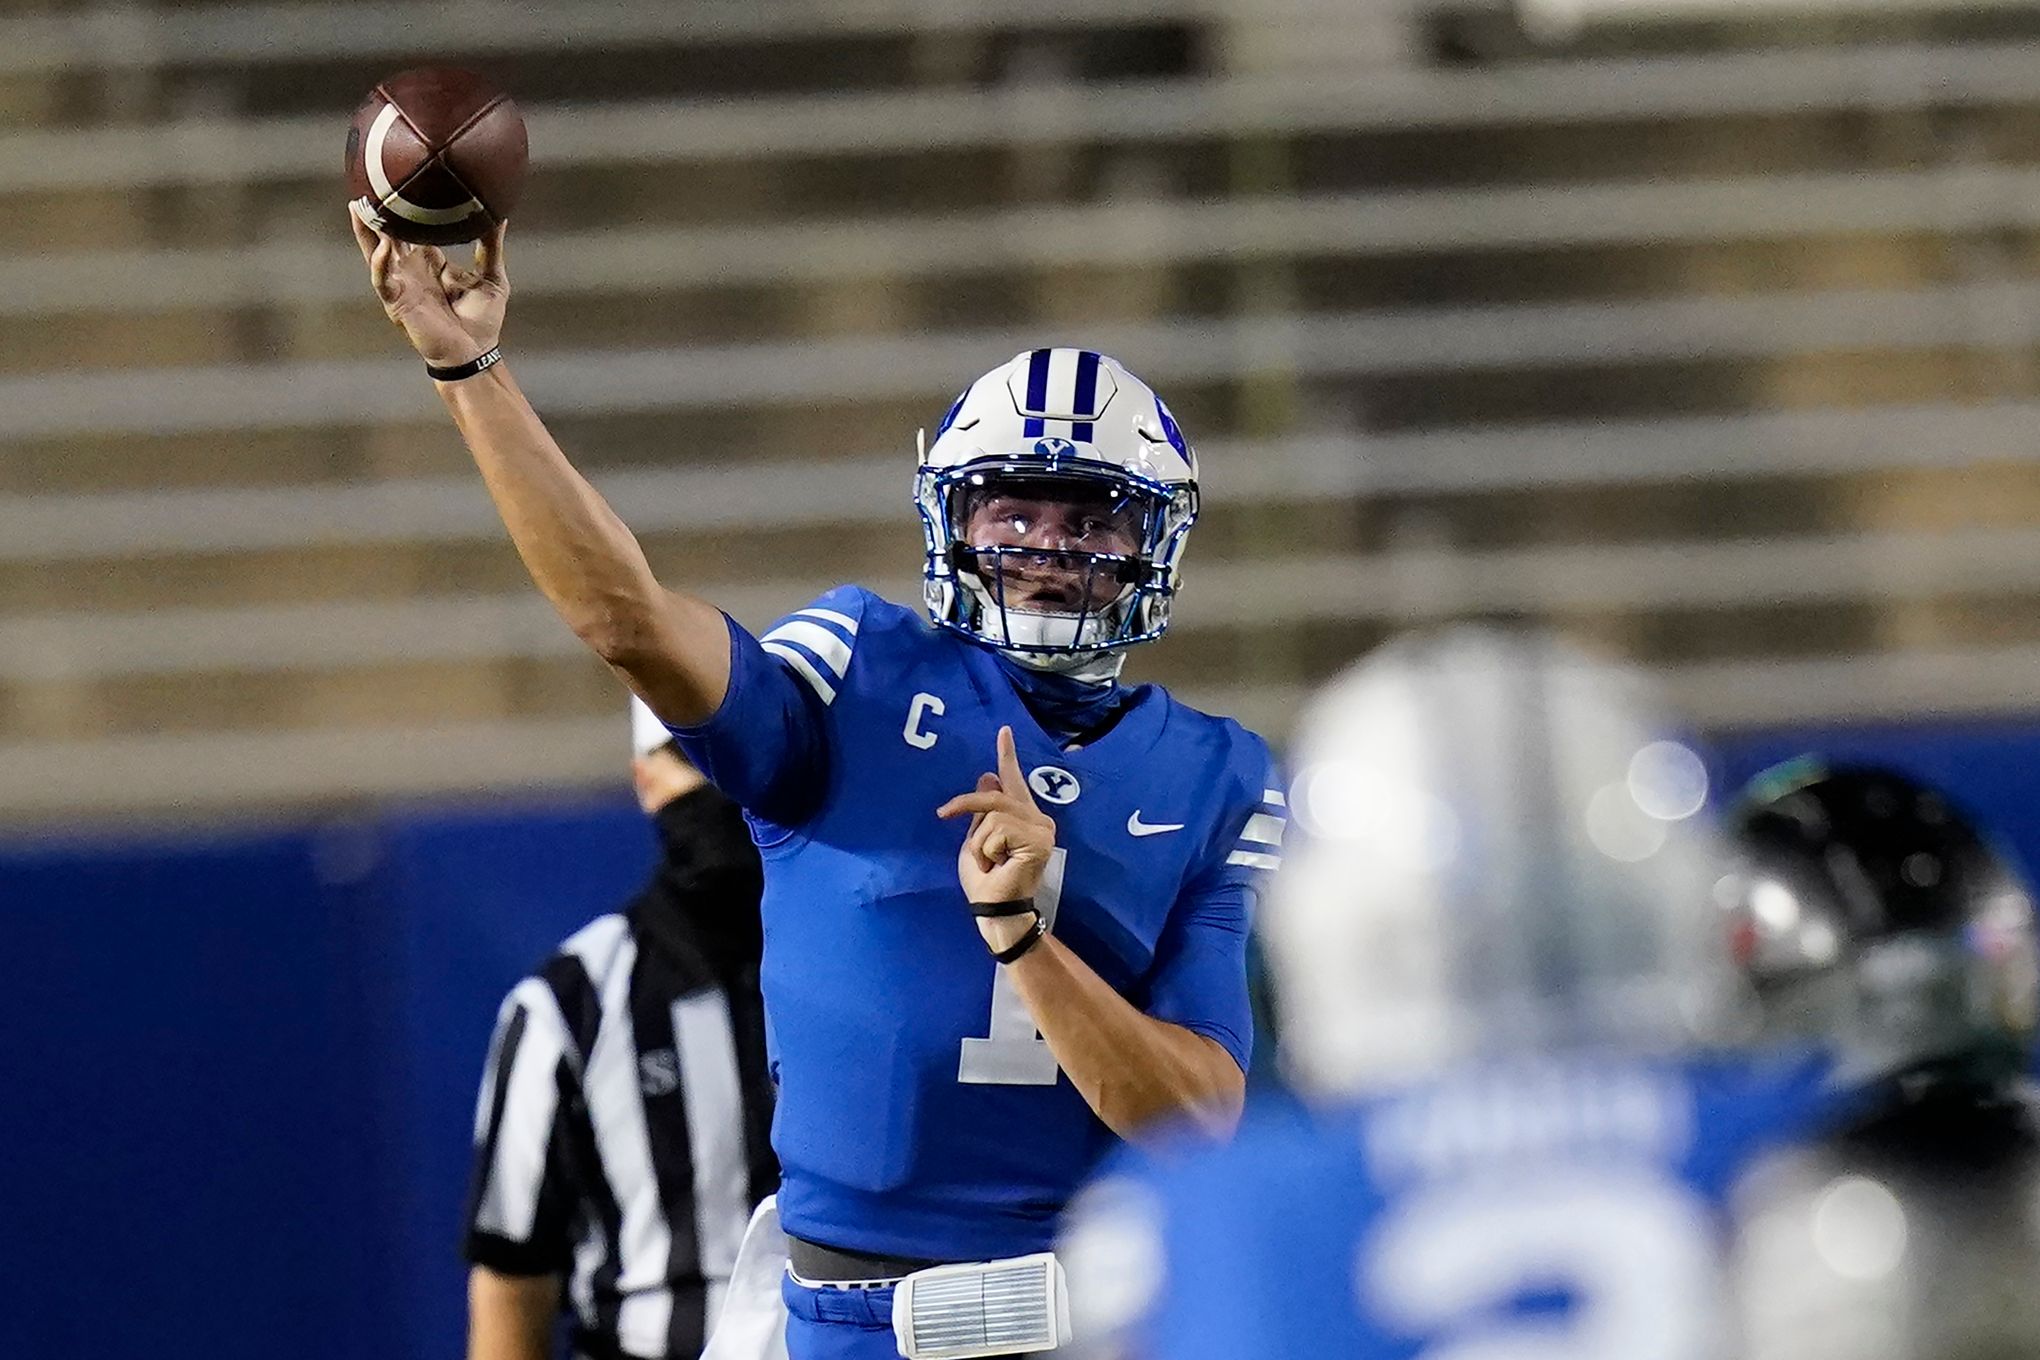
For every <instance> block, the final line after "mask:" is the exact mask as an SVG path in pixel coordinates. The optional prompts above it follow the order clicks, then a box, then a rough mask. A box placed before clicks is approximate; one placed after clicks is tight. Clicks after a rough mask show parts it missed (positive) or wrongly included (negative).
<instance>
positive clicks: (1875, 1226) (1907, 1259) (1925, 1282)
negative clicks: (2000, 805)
mask: <svg viewBox="0 0 2040 1360" xmlns="http://www.w3.org/2000/svg"><path fill="white" fill-rule="evenodd" d="M1735 831H1736V843H1737V845H1738V848H1739V850H1740V854H1741V860H1742V864H1741V868H1740V869H1739V871H1738V872H1737V874H1736V875H1735V878H1734V880H1733V883H1734V885H1735V888H1734V897H1735V902H1736V912H1737V917H1738V922H1737V931H1738V939H1739V943H1740V952H1741V954H1742V956H1743V957H1744V958H1745V959H1746V961H1747V967H1748V969H1749V973H1750V976H1751V977H1752V978H1753V980H1754V981H1755V983H1756V986H1757V988H1758V991H1759V994H1760V995H1761V996H1762V998H1763V1001H1764V1005H1765V1010H1766V1016H1767V1019H1768V1020H1769V1021H1770V1023H1771V1024H1773V1025H1774V1026H1776V1027H1778V1028H1779V1029H1781V1030H1785V1031H1802V1032H1804V1031H1810V1032H1813V1033H1816V1034H1818V1035H1819V1036H1820V1037H1821V1038H1823V1039H1825V1040H1826V1041H1827V1042H1828V1043H1829V1044H1830V1045H1831V1046H1832V1050H1833V1053H1834V1059H1835V1064H1836V1075H1837V1078H1838V1080H1839V1081H1840V1082H1841V1083H1842V1084H1843V1085H1844V1086H1845V1087H1846V1088H1848V1090H1849V1091H1850V1092H1851V1098H1852V1105H1853V1108H1852V1110H1851V1112H1850V1114H1849V1117H1848V1118H1847V1119H1846V1121H1845V1122H1843V1123H1842V1124H1841V1125H1840V1126H1839V1127H1837V1128H1836V1129H1835V1130H1834V1131H1833V1132H1832V1133H1831V1134H1829V1135H1828V1136H1826V1137H1824V1138H1822V1139H1820V1140H1819V1141H1818V1142H1815V1143H1812V1144H1810V1145H1808V1146H1805V1147H1801V1148H1795V1149H1792V1150H1790V1151H1788V1152H1785V1153H1782V1154H1780V1155H1778V1156H1777V1157H1775V1158H1772V1159H1767V1161H1766V1163H1765V1164H1764V1165H1763V1167H1762V1168H1761V1169H1760V1170H1759V1171H1758V1172H1756V1173H1755V1174H1753V1175H1752V1176H1751V1178H1750V1180H1749V1183H1748V1185H1747V1186H1746V1187H1745V1189H1744V1191H1743V1193H1742V1194H1740V1195H1739V1196H1738V1199H1739V1202H1740V1204H1741V1210H1742V1218H1743V1225H1742V1229H1741V1232H1740V1233H1739V1238H1740V1247H1739V1250H1738V1253H1737V1269H1736V1278H1737V1282H1738V1285H1739V1290H1738V1293H1739V1297H1740V1301H1741V1304H1742V1312H1743V1314H1744V1325H1745V1331H1746V1334H1747V1338H1748V1344H1749V1349H1748V1351H1747V1354H1748V1356H1749V1357H1750V1360H1785V1358H1786V1357H1789V1358H1790V1360H1993V1358H1994V1357H2002V1358H2003V1360H2012V1357H2030V1356H2034V1355H2040V1287H2036V1281H2040V1131H2036V1130H2040V1126H2036V1123H2035V1118H2034V1110H2033V1106H2032V1104H2031V1100H2030V1095H2029V1092H2028V1089H2027V1082H2026V1081H2025V1079H2024V1077H2023V1075H2022V1074H2023V1072H2024V1070H2025V1068H2026V1065H2027V1061H2028V1055H2029V1049H2030V1046H2031V1043H2032V1038H2033V1031H2034V1012H2035V993H2036V990H2040V953H2036V948H2035V942H2034V926H2033V905H2032V898H2031V894H2030V892H2029V890H2028V889H2027V887H2026V885H2025V883H2024V882H2023V881H2022V879H2021V878H2020V876H2019V874H2018V873H2017V871H2016V870H2015V869H2014V868H2013V866H2012V864H2011V862H2010V861H2009V860H2008V859H2007V858H2005V857H2004V856H2003V855H2001V854H2000V853H1999V852H1998V851H1997V850H1995V849H1994V848H1993V847H1992V846H1991V844H1990V842H1989V841H1988V840H1987V839H1986V837H1985V836H1984V835H1983V834H1982V833H1981V832H1980V831H1979V829H1978V828H1977V826H1976V824H1975V823H1974V822H1973V821H1972V820H1971V819H1970V818H1969V817H1968V816H1967V815H1966V814H1965V813H1964V812H1963V811H1962V809H1961V808H1959V807H1958V806H1956V805H1955V803H1954V802H1952V801H1951V800H1950V799H1949V798H1947V797H1946V796H1945V795H1943V794H1942V793H1940V792H1939V791H1938V790H1935V789H1932V788H1929V787H1927V786H1926V785H1923V784H1921V783H1919V782H1918V781H1916V780H1914V779H1912V778H1909V777H1908V776H1905V775H1903V774H1900V773H1898V772H1896V771H1893V770H1886V769H1879V768H1875V767H1871V766H1862V765H1836V766H1832V767H1829V766H1826V765H1823V764H1822V763H1820V762H1818V761H1813V760H1808V761H1800V762H1794V763H1793V764H1791V765H1788V766H1783V767H1780V768H1779V769H1777V770H1775V771H1772V772H1771V773H1769V774H1766V775H1763V776H1759V778H1758V779H1757V780H1756V781H1755V782H1754V783H1753V784H1752V785H1751V789H1750V792H1749V794H1748V795H1747V796H1746V797H1745V798H1744V800H1743V801H1742V804H1741V806H1740V808H1739V810H1738V812H1737V815H1736V819H1735Z"/></svg>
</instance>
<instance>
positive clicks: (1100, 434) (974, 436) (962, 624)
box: [914, 349, 1197, 675]
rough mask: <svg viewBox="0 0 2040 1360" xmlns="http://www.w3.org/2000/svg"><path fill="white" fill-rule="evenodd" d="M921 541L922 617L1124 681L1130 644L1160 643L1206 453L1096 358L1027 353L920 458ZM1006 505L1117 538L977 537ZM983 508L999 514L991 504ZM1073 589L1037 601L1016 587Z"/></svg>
mask: <svg viewBox="0 0 2040 1360" xmlns="http://www.w3.org/2000/svg"><path fill="white" fill-rule="evenodd" d="M914 495H915V502H916V505H917V506H918V507H919V509H920V513H921V527H922V532H923V537H924V539H925V541H926V544H927V561H926V565H925V567H924V570H923V579H924V582H925V595H926V598H927V605H928V614H929V617H930V618H932V619H933V620H934V621H935V622H936V623H937V624H939V625H940V626H942V627H944V628H951V629H955V630H956V631H958V632H961V633H965V634H968V635H969V636H971V637H974V638H977V639H978V640H979V641H982V642H985V643H987V644H989V645H990V646H993V647H996V648H998V649H999V650H1000V651H1002V652H1004V653H1006V654H1008V655H1010V656H1012V657H1013V658H1014V659H1015V660H1017V661H1020V662H1022V663H1024V664H1027V665H1030V666H1033V667H1036V668H1037V669H1042V670H1055V671H1062V672H1075V673H1078V674H1086V675H1098V674H1108V675H1109V674H1111V673H1114V672H1116V670H1117V669H1118V664H1119V661H1120V660H1121V659H1123V657H1122V654H1123V651H1124V649H1125V648H1127V647H1131V646H1133V645H1134V644H1135V643H1140V642H1147V641H1150V640H1151V639H1154V638H1157V637H1160V636H1161V635H1162V632H1163V631H1164V630H1165V629H1166V628H1167V627H1168V626H1169V607H1170V603H1171V601H1172V600H1173V599H1174V597H1175V593H1176V586H1177V581H1178V578H1179V576H1180V573H1181V570H1182V565H1181V564H1182V558H1183V547H1184V544H1185V542H1186V541H1187V540H1188V538H1189V534H1190V526H1191V524H1192V523H1194V522H1195V521H1196V518H1197V456H1196V454H1195V453H1193V452H1192V451H1191V448H1190V445H1189V443H1188V442H1186V441H1185V440H1184V438H1183V432H1182V431H1181V430H1180V429H1178V428H1177V426H1176V421H1175V418H1174V417H1173V416H1171V415H1170V414H1169V408H1168V407H1166V406H1164V405H1163V404H1162V399H1161V398H1160V397H1158V396H1156V395H1155V393H1154V391H1153V389H1152V388H1150V387H1149V386H1148V385H1147V384H1146V383H1144V382H1142V381H1141V380H1140V379H1139V378H1136V377H1134V376H1133V374H1131V373H1129V372H1127V371H1126V369H1125V368H1123V367H1122V366H1121V365H1120V364H1119V363H1118V362H1117V361H1116V360H1113V359H1110V358H1107V357H1105V356H1104V355H1102V354H1099V353H1097V352H1096V351H1094V350H1080V349H1037V350H1030V351H1027V352H1026V353H1023V354H1018V355H1015V356H1014V357H1013V359H1012V360H1011V361H1010V362H1008V363H1005V364H1001V365H1000V366H999V367H998V368H995V369H993V370H992V371H991V372H989V373H987V374H985V375H984V376H983V377H981V378H979V379H978V380H977V381H976V382H974V383H972V384H971V385H970V386H969V387H967V388H965V389H964V391H963V395H962V396H959V397H958V398H957V399H956V401H955V403H954V404H953V405H952V406H951V407H950V408H949V413H948V414H947V415H945V416H944V417H943V418H942V423H941V424H940V425H939V426H937V427H936V430H935V440H934V443H932V444H927V445H926V446H925V447H923V448H922V450H921V460H920V468H919V471H918V473H917V474H916V476H915V480H914ZM1001 497H1011V498H1013V499H1015V500H1026V501H1029V502H1032V503H1040V502H1042V501H1049V502H1061V503H1064V504H1066V505H1067V506H1070V507H1081V508H1082V510H1083V513H1084V515H1085V517H1086V518H1085V521H1084V522H1085V523H1089V522H1091V519H1092V518H1096V519H1097V520H1098V521H1099V522H1100V523H1101V525H1109V526H1110V527H1111V529H1112V531H1113V532H1112V538H1111V547H1110V550H1100V548H1099V546H1098V545H1097V544H1089V545H1087V544H1086V543H1085V542H1084V541H1083V540H1082V538H1081V537H1080V536H1079V537H1074V538H1056V537H1027V536H1025V535H1020V534H1015V535H1009V537H1011V538H1013V539H1014V540H1015V541H1008V542H985V541H976V542H974V541H973V538H972V534H971V525H972V519H973V515H978V514H986V513H989V514H996V513H997V508H996V507H994V506H992V502H993V501H995V500H998V499H999V498H1001ZM988 507H990V508H988ZM1044 572H1053V573H1057V574H1059V575H1060V576H1061V577H1062V578H1063V580H1064V581H1065V582H1066V583H1067V585H1066V589H1065V591H1064V592H1063V594H1062V595H1061V596H1060V597H1058V598H1055V599H1052V600H1049V601H1047V602H1044V600H1043V599H1042V598H1040V597H1039V596H1038V595H1033V594H1027V593H1024V592H1016V591H1014V589H1013V584H1012V583H1014V582H1017V581H1019V580H1021V579H1023V578H1025V577H1027V576H1028V574H1029V573H1034V574H1036V575H1039V574H1040V573H1044Z"/></svg>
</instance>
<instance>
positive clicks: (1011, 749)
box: [999, 727, 1034, 804]
mask: <svg viewBox="0 0 2040 1360" xmlns="http://www.w3.org/2000/svg"><path fill="white" fill-rule="evenodd" d="M999 783H1000V785H1001V786H1002V787H1004V789H1005V790H1006V792H1007V793H1009V794H1011V795H1013V796H1014V797H1015V798H1018V799H1021V800H1023V801H1024V802H1027V803H1029V804H1031V803H1033V801H1034V797H1033V795H1032V794H1030V793H1029V792H1028V791H1027V778H1026V776H1024V775H1022V774H1021V773H1020V751H1019V748H1018V747H1017V746H1016V745H1015V743H1014V741H1013V729H1012V728H1010V727H1002V728H1000V729H999Z"/></svg>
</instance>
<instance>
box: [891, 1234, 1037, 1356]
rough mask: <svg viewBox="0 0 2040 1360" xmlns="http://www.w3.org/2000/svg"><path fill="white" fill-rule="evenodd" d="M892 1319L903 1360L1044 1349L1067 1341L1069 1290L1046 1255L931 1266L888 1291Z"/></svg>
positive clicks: (1009, 1353)
mask: <svg viewBox="0 0 2040 1360" xmlns="http://www.w3.org/2000/svg"><path fill="white" fill-rule="evenodd" d="M892 1320H893V1336H894V1337H895V1338H896V1339H897V1340H898V1341H899V1344H900V1354H901V1355H903V1356H905V1357H907V1360H967V1358H968V1357H971V1356H983V1355H1011V1354H1015V1353H1018V1352H1022V1351H1052V1350H1054V1349H1055V1348H1056V1347H1058V1346H1061V1345H1065V1344H1067V1343H1068V1341H1069V1339H1070V1301H1069V1289H1068V1286H1067V1283H1066V1282H1065V1280H1064V1279H1063V1268H1062V1263H1061V1262H1059V1261H1057V1260H1056V1259H1055V1253H1053V1252H1047V1251H1044V1252H1039V1253H1037V1254H1035V1255H1033V1256H1014V1257H1011V1258H1008V1259H1007V1260H1003V1261H978V1262H973V1263H971V1264H968V1265H956V1266H932V1267H930V1268H929V1269H927V1270H917V1271H915V1272H914V1273H913V1274H911V1275H909V1276H907V1277H906V1278H905V1279H904V1280H901V1281H900V1282H899V1284H898V1285H897V1286H896V1287H895V1288H894V1290H893V1315H892Z"/></svg>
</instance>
